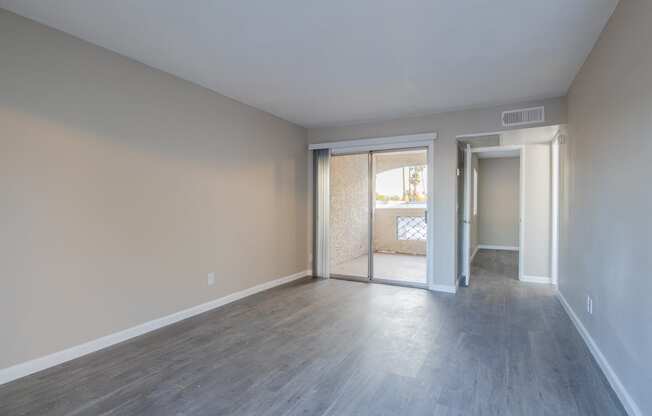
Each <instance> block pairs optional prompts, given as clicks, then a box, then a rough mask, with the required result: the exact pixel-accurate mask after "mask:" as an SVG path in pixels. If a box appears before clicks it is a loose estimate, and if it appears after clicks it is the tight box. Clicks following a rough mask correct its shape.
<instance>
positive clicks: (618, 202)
mask: <svg viewBox="0 0 652 416" xmlns="http://www.w3.org/2000/svg"><path fill="white" fill-rule="evenodd" d="M651 22H652V2H651V1H649V0H624V1H621V2H620V3H619V5H618V7H617V8H616V10H615V12H614V14H613V15H612V16H611V20H610V21H609V23H608V25H607V27H606V28H605V30H604V31H603V33H602V35H601V37H600V39H599V41H598V43H597V44H596V46H595V48H594V49H593V51H592V52H591V55H590V56H589V58H588V60H587V61H586V63H585V64H584V66H583V67H582V69H581V71H580V72H579V74H578V76H577V78H576V79H575V81H574V82H573V85H572V87H571V90H570V93H569V99H568V102H569V125H568V129H569V130H568V138H567V142H566V144H564V145H562V146H561V152H562V164H563V169H562V181H561V182H562V183H561V189H562V198H561V218H560V226H561V233H560V237H561V238H560V271H559V289H560V291H561V293H562V294H563V296H564V297H565V298H566V300H567V301H568V303H569V304H570V306H571V307H572V308H573V309H574V311H575V313H576V314H577V316H578V317H579V319H580V320H581V321H582V324H583V325H584V326H585V327H586V329H587V331H588V332H589V334H590V336H591V337H592V338H593V340H594V341H595V343H596V345H597V347H598V348H599V349H600V351H601V352H602V354H603V355H604V357H605V359H606V360H607V361H608V362H609V364H610V366H611V368H612V370H613V372H614V374H615V375H616V377H618V378H619V380H620V382H621V383H622V385H623V386H624V388H625V389H626V390H627V391H628V392H629V395H630V397H631V399H632V402H633V403H636V404H637V406H638V407H639V409H640V413H639V414H641V415H652V395H650V391H651V387H652V356H651V355H650V351H652V326H651V322H652V302H651V301H650V294H651V293H652V278H651V271H652V256H651V255H650V253H651V252H652V240H651V238H652V237H651V236H652V221H651V220H650V212H652V194H651V193H650V191H649V190H650V178H651V177H652V175H650V162H651V161H652V49H651V48H650V40H652V24H651ZM587 296H591V297H592V299H593V314H592V315H591V314H589V313H587V312H586V308H585V304H586V297H587ZM632 414H633V413H632Z"/></svg>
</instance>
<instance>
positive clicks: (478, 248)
mask: <svg viewBox="0 0 652 416" xmlns="http://www.w3.org/2000/svg"><path fill="white" fill-rule="evenodd" d="M478 251H480V246H475V249H474V250H473V254H471V260H470V262H471V263H473V259H474V258H475V255H476V254H478Z"/></svg>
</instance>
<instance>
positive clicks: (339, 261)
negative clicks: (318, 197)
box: [329, 148, 428, 287]
mask: <svg viewBox="0 0 652 416" xmlns="http://www.w3.org/2000/svg"><path fill="white" fill-rule="evenodd" d="M427 207H428V150H427V148H415V149H404V150H387V151H368V152H363V153H352V154H333V155H332V156H331V160H330V212H329V223H330V274H331V276H332V277H335V278H345V279H355V280H367V281H375V282H379V283H391V284H402V285H409V286H418V287H427V282H428V262H427V251H428V250H427V240H428V226H427V212H428V211H427Z"/></svg>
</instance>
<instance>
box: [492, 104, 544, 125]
mask: <svg viewBox="0 0 652 416" xmlns="http://www.w3.org/2000/svg"><path fill="white" fill-rule="evenodd" d="M501 118H502V120H503V126H504V127H511V126H522V125H524V124H534V123H542V122H544V121H546V119H545V112H544V109H543V107H532V108H521V109H519V110H510V111H503V115H502V117H501Z"/></svg>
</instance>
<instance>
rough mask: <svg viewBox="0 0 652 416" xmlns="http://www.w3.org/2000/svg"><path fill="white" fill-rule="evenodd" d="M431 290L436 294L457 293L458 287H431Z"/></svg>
mask: <svg viewBox="0 0 652 416" xmlns="http://www.w3.org/2000/svg"><path fill="white" fill-rule="evenodd" d="M429 289H430V290H432V291H434V292H444V293H457V287H455V286H452V285H451V286H449V285H430V286H429Z"/></svg>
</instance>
